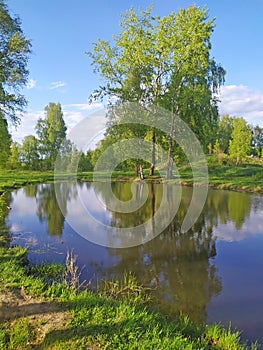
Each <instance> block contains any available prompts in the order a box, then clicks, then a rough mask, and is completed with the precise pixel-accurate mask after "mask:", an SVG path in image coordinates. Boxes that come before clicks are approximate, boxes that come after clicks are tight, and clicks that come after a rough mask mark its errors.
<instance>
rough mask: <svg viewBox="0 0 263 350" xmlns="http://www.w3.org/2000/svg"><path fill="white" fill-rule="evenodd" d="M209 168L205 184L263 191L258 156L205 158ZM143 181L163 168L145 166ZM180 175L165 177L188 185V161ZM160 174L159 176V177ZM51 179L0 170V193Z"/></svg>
mask: <svg viewBox="0 0 263 350" xmlns="http://www.w3.org/2000/svg"><path fill="white" fill-rule="evenodd" d="M207 163H208V169H209V186H210V187H212V188H218V189H229V190H235V191H246V192H254V193H263V161H262V160H261V159H258V160H254V159H250V158H248V159H247V163H246V164H243V165H239V166H235V165H225V164H218V163H217V162H216V161H215V160H213V159H212V158H209V157H208V158H207ZM144 173H145V181H146V182H157V183H158V182H161V181H166V180H164V177H165V170H164V169H161V170H160V172H158V171H157V173H156V176H153V177H150V176H148V173H149V170H148V169H145V170H144ZM179 174H180V179H179V180H178V179H173V180H168V181H170V182H178V181H180V182H181V183H182V184H183V185H189V186H190V185H192V184H193V176H192V170H191V167H190V166H189V165H184V166H181V167H179ZM108 176H109V174H108V173H107V172H98V173H96V180H100V181H103V180H106V179H108ZM162 177H163V178H162ZM59 178H60V179H61V180H63V181H64V180H67V179H72V178H74V174H61V175H60V177H59ZM77 179H78V180H79V181H92V180H93V173H92V172H81V173H78V174H77ZM111 180H112V181H115V180H116V181H133V180H138V177H136V176H135V174H134V170H127V171H123V170H119V171H114V172H113V173H112V174H111ZM53 181H54V173H53V171H31V170H0V193H1V192H4V191H5V190H8V189H14V188H19V187H22V186H24V185H26V184H34V183H50V182H53Z"/></svg>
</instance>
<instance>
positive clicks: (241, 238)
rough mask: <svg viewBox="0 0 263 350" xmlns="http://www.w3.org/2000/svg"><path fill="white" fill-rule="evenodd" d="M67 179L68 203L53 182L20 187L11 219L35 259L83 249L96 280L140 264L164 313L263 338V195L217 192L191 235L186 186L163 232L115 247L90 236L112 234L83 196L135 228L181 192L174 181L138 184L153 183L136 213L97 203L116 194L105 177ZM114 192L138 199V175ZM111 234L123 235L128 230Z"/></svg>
mask: <svg viewBox="0 0 263 350" xmlns="http://www.w3.org/2000/svg"><path fill="white" fill-rule="evenodd" d="M59 186H60V187H59V188H60V190H59V191H60V206H62V208H61V209H62V210H61V209H60V207H59V205H58V201H57V198H56V195H55V191H54V185H53V184H41V185H37V186H35V185H30V186H26V187H24V188H22V189H19V190H16V191H13V192H12V199H11V207H12V210H11V211H10V213H9V216H8V218H7V224H8V226H9V229H10V231H11V233H12V236H13V244H20V245H22V246H29V248H30V249H29V259H30V261H31V262H32V263H41V262H51V261H55V262H64V261H65V256H66V253H67V251H73V254H76V255H77V256H78V265H79V266H80V267H84V270H83V275H82V278H83V279H86V280H90V281H91V282H92V283H93V284H94V285H95V284H96V283H99V281H101V279H105V278H106V279H110V278H112V277H121V276H122V274H123V273H124V272H125V271H132V272H133V273H134V274H135V275H136V277H137V279H138V280H139V281H140V282H141V283H143V284H144V285H147V286H152V287H157V288H156V290H155V291H154V292H153V293H154V297H155V300H156V308H157V309H159V310H161V311H162V312H165V313H168V314H170V315H171V316H175V315H177V314H178V313H179V312H182V313H184V314H187V315H189V317H190V318H191V319H192V320H194V321H197V322H221V323H223V324H224V325H226V326H228V325H229V322H230V321H231V324H232V327H237V328H238V329H241V330H243V331H244V332H243V335H242V337H243V339H249V340H250V341H252V340H255V339H260V341H261V342H263V317H262V315H263V254H262V251H263V197H260V196H254V195H249V194H245V193H236V192H230V191H216V190H210V191H209V193H208V197H207V201H206V204H205V207H204V209H203V211H202V214H201V215H200V217H199V219H198V221H197V222H196V223H195V224H194V225H193V227H192V228H191V230H189V231H188V232H187V233H182V232H181V230H180V228H181V224H182V221H183V219H184V217H185V215H186V212H187V209H188V207H189V203H190V200H191V197H192V189H191V188H183V191H182V198H181V201H180V203H179V204H180V205H179V208H178V210H177V213H176V215H175V217H174V220H173V221H172V222H171V224H170V225H169V226H168V227H167V228H166V229H165V230H164V231H163V232H162V233H161V234H159V235H157V236H156V237H155V238H154V239H152V240H150V241H149V242H147V243H145V244H142V245H139V246H136V247H132V248H126V249H119V248H118V249H117V248H115V249H114V248H107V247H103V246H100V245H97V244H95V243H92V242H90V241H89V240H87V239H86V238H88V237H91V238H92V237H93V238H94V237H95V238H96V235H100V234H102V233H101V232H98V231H97V226H96V224H94V225H90V223H88V222H87V218H86V217H85V215H84V214H83V213H81V212H80V211H79V205H78V204H77V203H78V202H79V196H80V197H81V200H82V202H83V203H84V205H85V204H86V205H87V207H88V208H89V210H90V211H91V212H92V215H93V216H94V217H95V221H98V222H101V223H103V224H105V225H106V226H107V225H111V226H113V227H119V228H120V227H122V228H127V227H132V226H136V225H139V224H142V223H144V222H146V221H147V220H150V219H151V217H152V216H153V214H154V213H155V212H156V211H157V210H158V208H159V206H160V203H161V201H162V198H163V196H164V195H165V196H167V197H165V200H167V202H169V201H174V200H176V198H175V197H176V193H177V192H176V191H177V190H175V189H174V186H172V185H167V184H166V185H162V184H155V185H153V184H149V185H147V184H143V185H142V184H137V185H136V186H147V187H148V189H147V190H148V193H149V194H148V198H147V200H146V202H145V203H144V204H143V205H142V207H141V208H139V209H138V210H136V211H135V212H131V213H129V214H124V213H120V212H116V211H111V210H109V209H108V208H107V207H106V206H105V205H98V204H97V202H96V199H98V198H100V201H101V203H102V204H103V203H106V202H107V201H109V200H110V194H109V192H108V190H107V189H106V186H105V184H103V183H99V182H98V183H92V184H91V183H81V184H78V185H76V184H72V183H61V184H60V185H59ZM112 190H113V192H114V194H115V195H116V196H117V197H118V198H120V199H121V200H123V201H128V200H129V199H130V197H131V188H130V184H129V183H113V184H112ZM136 190H137V192H138V193H140V191H142V190H143V189H141V188H139V187H138V188H137V189H136ZM61 198H62V199H63V200H61ZM62 212H63V213H64V214H65V215H63V214H62ZM68 222H76V223H77V225H78V226H77V227H78V228H79V229H81V231H82V232H86V233H87V235H86V236H85V235H84V236H85V237H84V236H83V234H82V235H80V234H78V233H77V232H75V231H74V230H73V229H72V227H71V226H70V225H69V224H68ZM116 232H117V231H116ZM147 234H148V233H147V230H146V231H145V235H146V236H147ZM105 237H107V235H106V234H105V232H104V236H103V240H105V239H106V238H105ZM146 238H147V237H146ZM111 239H113V240H116V241H115V242H119V241H120V240H121V239H122V237H121V236H120V234H119V231H118V232H117V233H116V235H115V236H113V238H112V237H111ZM105 243H107V242H106V241H105ZM108 243H109V242H108ZM111 243H112V242H111Z"/></svg>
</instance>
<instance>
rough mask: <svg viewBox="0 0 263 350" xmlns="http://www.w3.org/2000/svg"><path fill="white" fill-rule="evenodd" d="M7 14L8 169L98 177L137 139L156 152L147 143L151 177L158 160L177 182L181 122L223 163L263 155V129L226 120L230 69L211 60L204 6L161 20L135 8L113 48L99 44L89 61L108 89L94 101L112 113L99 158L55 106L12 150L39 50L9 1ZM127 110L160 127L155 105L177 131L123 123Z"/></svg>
mask: <svg viewBox="0 0 263 350" xmlns="http://www.w3.org/2000/svg"><path fill="white" fill-rule="evenodd" d="M0 15H1V22H0V39H1V40H0V147H1V152H0V166H1V167H10V168H18V167H20V166H23V167H26V168H31V169H39V168H42V169H43V168H44V169H53V168H54V163H55V160H59V161H60V163H61V168H62V169H67V170H72V171H73V170H75V169H76V166H77V164H79V169H80V170H91V169H93V167H94V166H95V165H96V164H97V161H98V159H99V157H100V155H101V154H102V153H103V152H104V151H105V150H106V149H107V148H108V147H111V146H112V145H114V144H115V143H116V142H119V141H120V140H126V139H132V138H137V139H141V140H146V141H148V145H149V146H147V145H146V144H145V143H144V147H146V148H147V147H148V148H149V149H150V153H151V160H150V161H149V162H148V163H149V165H151V173H150V175H153V173H154V168H155V166H156V162H157V161H158V162H161V163H162V164H166V166H167V177H171V176H172V170H173V163H174V161H176V162H178V161H182V160H184V157H185V155H184V154H183V150H182V149H181V147H180V146H179V145H178V144H177V143H176V142H175V139H176V135H177V134H178V118H180V120H183V121H184V122H185V123H187V124H188V125H189V126H190V128H191V129H192V130H193V132H194V133H195V135H196V136H197V138H198V139H199V140H200V142H201V144H202V146H203V150H204V152H209V153H215V154H217V155H218V158H219V159H222V158H223V156H222V155H225V154H226V155H229V156H230V158H231V159H234V160H235V162H236V163H237V164H238V163H240V162H242V161H243V159H244V157H245V156H247V155H249V154H253V155H258V156H261V153H262V144H263V141H262V140H263V133H262V128H260V127H258V126H257V127H255V128H252V127H250V126H249V125H248V124H247V123H246V122H245V120H244V119H243V118H230V117H229V116H223V117H222V118H221V119H220V116H219V112H218V102H219V100H218V92H219V89H220V86H221V85H222V84H223V83H224V77H225V70H224V69H223V68H222V67H221V65H220V64H217V63H216V61H215V60H214V58H213V57H211V42H210V38H211V34H212V32H213V30H214V27H215V25H214V20H209V16H208V11H207V9H200V8H199V7H196V6H190V7H189V8H187V9H181V10H180V11H179V12H178V13H176V14H175V13H170V14H169V15H168V16H165V17H163V18H160V17H158V16H153V14H152V8H150V9H148V10H146V11H140V12H139V13H135V11H134V10H133V9H131V10H129V11H127V12H126V13H125V14H124V15H123V16H122V21H121V23H120V28H121V31H120V34H119V35H117V36H114V38H113V40H112V42H111V43H110V42H107V41H104V40H101V39H100V40H98V41H97V43H95V44H94V48H93V51H92V52H89V53H88V54H89V56H90V58H91V60H92V64H93V65H94V67H95V71H96V72H98V73H100V75H101V77H102V78H103V81H104V82H105V84H104V85H102V86H100V88H99V89H98V90H96V91H94V93H93V94H92V95H91V101H92V100H97V99H104V98H107V102H108V105H109V107H110V108H109V113H108V118H109V123H108V129H107V131H106V134H105V138H104V139H103V140H102V141H101V142H100V143H99V144H98V147H97V149H96V150H95V151H88V152H87V153H86V154H84V153H83V152H82V151H79V150H77V149H76V147H75V146H74V145H73V144H72V143H71V142H70V141H69V140H67V139H66V130H67V128H66V125H65V121H64V119H63V113H62V109H61V105H60V104H59V103H58V104H56V103H49V105H48V106H47V107H46V108H45V112H46V115H45V118H40V119H39V120H38V122H37V125H36V136H34V135H29V136H26V137H25V139H24V140H23V143H22V145H19V144H18V143H16V142H14V143H12V140H11V136H10V134H9V132H8V123H7V120H8V119H9V120H10V121H12V122H13V123H18V122H19V117H18V114H17V112H18V111H22V110H23V108H24V106H25V104H26V101H25V99H24V97H23V96H22V95H21V94H20V93H19V89H20V88H22V87H23V86H24V85H25V83H26V81H27V76H28V71H27V68H26V66H27V61H28V57H29V54H30V50H31V44H30V41H28V40H27V39H26V38H25V37H24V35H23V32H22V29H21V25H20V21H19V19H18V18H17V17H11V16H10V14H9V12H8V9H7V7H6V5H5V2H4V0H0ZM125 103H136V104H137V105H138V106H140V108H142V109H143V110H144V111H146V114H147V113H148V114H152V119H153V120H154V118H156V119H157V118H159V116H158V115H157V116H156V117H155V115H154V114H153V112H152V111H153V108H152V106H156V107H157V108H158V107H160V108H162V109H163V110H165V111H169V120H167V123H168V125H169V132H168V133H164V132H162V131H160V129H159V128H158V125H159V124H158V121H157V120H156V126H154V125H151V126H147V124H145V123H144V120H142V122H141V123H138V125H136V124H135V123H125V125H124V124H123V123H122V122H123V118H124V116H120V117H119V118H118V120H117V119H116V115H115V114H114V113H113V112H112V109H111V107H112V106H113V105H114V106H115V107H116V106H119V105H123V104H125ZM142 118H144V116H143V117H142ZM153 124H154V123H153ZM187 142H189V140H187ZM123 145H124V144H123ZM158 146H160V149H162V150H164V151H165V154H164V152H160V151H159V150H160V149H159V148H158ZM118 147H120V143H118ZM122 147H123V152H125V147H124V146H122ZM126 147H127V146H126ZM139 147H142V146H140V145H139ZM112 150H113V152H112V154H110V155H109V157H108V158H109V159H108V162H112V161H114V159H113V158H114V147H113V148H112ZM115 151H116V147H115ZM139 153H140V152H138V154H139ZM110 157H111V159H110ZM138 162H141V161H140V160H139V159H135V160H133V159H131V160H126V161H125V162H123V164H122V166H125V167H130V166H133V167H134V166H135V165H136V166H138ZM136 163H137V164H136Z"/></svg>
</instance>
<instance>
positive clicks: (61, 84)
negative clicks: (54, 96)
mask: <svg viewBox="0 0 263 350" xmlns="http://www.w3.org/2000/svg"><path fill="white" fill-rule="evenodd" d="M66 85H67V84H66V83H65V82H64V81H61V80H60V81H53V82H52V83H51V84H50V87H49V89H50V90H54V89H58V88H60V87H64V86H66Z"/></svg>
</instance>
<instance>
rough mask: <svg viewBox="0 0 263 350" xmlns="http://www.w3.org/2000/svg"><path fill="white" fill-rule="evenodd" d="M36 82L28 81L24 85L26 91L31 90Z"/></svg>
mask: <svg viewBox="0 0 263 350" xmlns="http://www.w3.org/2000/svg"><path fill="white" fill-rule="evenodd" d="M36 83H37V82H36V80H34V79H29V81H28V82H27V84H26V88H27V89H33V88H34V87H35V86H36Z"/></svg>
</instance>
